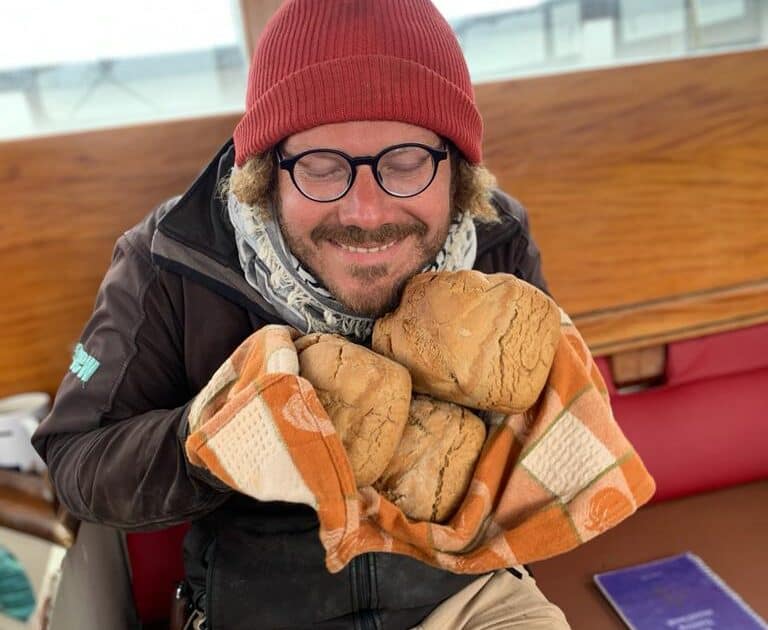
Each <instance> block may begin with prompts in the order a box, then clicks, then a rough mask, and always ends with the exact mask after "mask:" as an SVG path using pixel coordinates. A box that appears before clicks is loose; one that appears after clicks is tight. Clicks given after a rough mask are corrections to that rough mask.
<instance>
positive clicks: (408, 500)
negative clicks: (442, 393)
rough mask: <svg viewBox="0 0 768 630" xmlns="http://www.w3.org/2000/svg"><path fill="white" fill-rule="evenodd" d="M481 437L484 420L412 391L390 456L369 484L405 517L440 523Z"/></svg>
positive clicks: (457, 496) (458, 493)
mask: <svg viewBox="0 0 768 630" xmlns="http://www.w3.org/2000/svg"><path fill="white" fill-rule="evenodd" d="M484 442H485V424H483V421H482V420H480V418H478V417H477V416H476V415H475V414H473V413H472V412H471V411H469V410H468V409H464V408H463V407H460V406H459V405H454V404H452V403H448V402H442V401H439V400H435V399H433V398H430V397H429V396H414V397H413V400H412V401H411V410H410V414H409V416H408V424H407V425H406V427H405V431H404V432H403V438H402V440H400V445H399V446H398V448H397V450H396V451H395V454H394V457H392V461H391V462H390V463H389V466H387V469H386V470H385V471H384V474H383V475H382V476H381V478H380V479H379V480H378V481H377V482H376V483H375V484H374V487H375V488H376V489H377V490H378V491H379V492H380V493H381V494H382V495H383V496H385V497H386V498H387V499H389V500H390V501H392V503H394V504H395V505H397V506H398V507H399V508H400V509H401V510H402V511H403V512H404V513H405V514H406V515H407V516H408V517H410V518H413V519H416V520H421V521H432V522H434V523H442V522H444V521H446V520H448V519H449V518H450V517H451V516H452V515H453V513H454V512H455V511H456V509H458V507H459V505H460V504H461V501H462V499H463V498H464V495H465V494H466V492H467V487H468V486H469V482H470V480H471V479H472V472H473V471H474V468H475V463H476V462H477V458H478V457H479V455H480V451H481V449H482V447H483V443H484Z"/></svg>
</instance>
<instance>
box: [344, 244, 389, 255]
mask: <svg viewBox="0 0 768 630" xmlns="http://www.w3.org/2000/svg"><path fill="white" fill-rule="evenodd" d="M395 243H397V241H392V242H391V243H387V244H386V245H382V246H381V247H353V246H352V245H344V244H343V243H337V245H338V246H339V247H341V248H342V249H345V250H347V251H348V252H355V253H360V254H373V253H375V252H383V251H384V250H385V249H389V248H390V247H392V245H394V244H395Z"/></svg>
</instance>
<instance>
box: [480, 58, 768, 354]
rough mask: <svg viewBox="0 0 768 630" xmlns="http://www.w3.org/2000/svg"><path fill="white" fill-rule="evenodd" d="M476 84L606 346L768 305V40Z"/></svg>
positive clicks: (572, 297)
mask: <svg viewBox="0 0 768 630" xmlns="http://www.w3.org/2000/svg"><path fill="white" fill-rule="evenodd" d="M476 91H477V99H478V102H479V104H480V108H481V110H482V112H483V115H484V119H485V124H486V143H485V156H486V161H487V163H488V164H489V165H490V167H491V169H492V170H493V171H494V172H495V173H496V174H497V176H498V178H499V181H500V183H501V185H502V186H503V187H504V188H505V190H507V191H508V192H509V193H510V194H512V195H514V196H516V197H517V198H518V199H520V200H521V201H522V202H523V204H524V205H525V206H526V207H527V208H528V210H529V212H530V215H531V224H532V227H533V232H534V236H535V237H536V239H537V240H538V243H539V245H540V247H541V249H542V251H543V254H544V272H545V275H546V276H547V278H548V279H549V282H550V286H551V289H552V291H553V293H554V295H555V297H556V298H557V299H558V301H559V302H560V303H561V304H562V306H563V307H564V308H565V309H566V310H567V311H569V312H570V314H571V315H572V316H573V317H574V318H575V321H576V323H577V325H579V326H580V327H581V328H582V330H583V332H584V333H585V336H586V337H587V339H588V340H589V342H590V344H591V347H592V349H593V351H595V352H596V353H598V354H608V353H610V352H613V351H615V350H619V349H626V348H629V347H640V346H643V345H653V344H655V343H658V342H659V341H661V340H664V339H665V340H668V339H674V338H681V337H685V336H694V335H698V334H701V333H703V332H708V331H713V330H718V329H720V330H722V329H726V328H731V327H739V326H743V325H746V324H748V323H750V322H757V321H766V319H768V292H767V291H766V288H767V286H768V284H767V283H768V177H766V173H768V50H756V51H752V52H744V53H737V54H727V55H719V56H711V57H701V58H691V59H685V60H680V61H670V62H664V63H651V64H646V65H636V66H625V67H619V68H611V69H607V70H595V71H589V72H576V73H572V74H565V75H559V76H551V77H541V78H534V79H525V80H519V81H508V82H504V83H496V84H488V85H481V86H478V87H477V88H476ZM733 287H745V288H744V290H743V291H741V292H737V293H738V295H737V294H736V293H734V290H733ZM746 287H748V288H746ZM720 291H723V292H724V293H726V294H727V296H726V295H723V296H718V292H720ZM666 301H671V302H672V304H670V305H667V304H665V302H666Z"/></svg>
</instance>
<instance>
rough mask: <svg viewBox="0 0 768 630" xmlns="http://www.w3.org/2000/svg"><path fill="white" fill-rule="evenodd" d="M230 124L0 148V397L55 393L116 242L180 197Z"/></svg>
mask: <svg viewBox="0 0 768 630" xmlns="http://www.w3.org/2000/svg"><path fill="white" fill-rule="evenodd" d="M238 118H239V116H232V115H228V116H222V117H217V118H206V119H199V120H180V121H174V122H170V123H167V122H166V123H156V124H151V125H143V126H138V127H130V128H123V129H115V130H106V131H94V132H88V133H79V134H70V135H62V136H56V137H48V138H38V139H32V140H19V141H14V142H3V143H0V200H2V201H1V202H0V203H2V213H3V218H2V222H0V295H2V308H0V396H4V395H8V394H11V393H15V392H19V391H26V390H43V391H47V392H54V391H55V390H56V388H57V387H58V384H59V382H60V380H61V378H62V377H63V375H64V373H65V371H66V369H67V368H68V366H69V361H70V358H71V352H72V348H73V346H74V344H75V343H76V342H77V339H78V337H79V334H80V331H81V329H82V326H83V325H84V324H85V321H86V319H87V317H88V316H89V315H90V312H91V310H92V308H93V304H94V298H95V295H96V291H97V289H98V285H99V282H100V280H101V278H102V276H103V274H104V272H105V271H106V269H107V266H108V264H109V260H110V254H111V251H112V247H113V245H114V242H115V240H116V239H117V237H118V236H119V235H120V234H121V233H122V232H123V231H124V230H125V229H127V228H128V227H130V226H131V225H133V224H134V223H136V222H137V221H138V220H139V219H140V218H141V217H143V216H144V215H145V214H147V213H148V212H149V211H150V210H151V209H152V208H153V207H155V206H156V205H158V204H159V203H160V202H162V201H163V200H164V199H166V198H168V197H171V196H173V195H175V194H180V193H182V192H184V190H185V189H186V188H187V186H188V185H189V184H190V183H191V182H192V181H193V180H194V178H195V176H196V174H197V173H198V172H199V170H200V169H201V168H202V167H203V166H204V165H205V164H206V163H207V162H208V161H209V160H210V158H211V157H212V156H213V155H214V153H215V152H216V150H217V149H218V147H219V146H220V145H221V144H223V143H224V142H225V141H226V140H227V138H228V137H229V135H230V134H231V132H232V129H233V128H234V125H235V124H236V122H237V120H238Z"/></svg>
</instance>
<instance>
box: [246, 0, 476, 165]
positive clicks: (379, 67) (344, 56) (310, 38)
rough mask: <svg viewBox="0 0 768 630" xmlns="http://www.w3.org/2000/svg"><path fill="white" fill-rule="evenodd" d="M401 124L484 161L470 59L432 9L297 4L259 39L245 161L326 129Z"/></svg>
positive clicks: (388, 2)
mask: <svg viewBox="0 0 768 630" xmlns="http://www.w3.org/2000/svg"><path fill="white" fill-rule="evenodd" d="M348 120H396V121H400V122H405V123H410V124H413V125H418V126H420V127H425V128H427V129H431V130H432V131H434V132H435V133H437V134H438V135H440V136H442V137H444V138H448V139H449V140H451V141H452V142H453V143H454V144H455V145H456V146H457V147H458V149H459V150H460V151H461V152H462V153H463V154H464V157H465V158H466V159H467V160H469V161H470V162H472V163H478V162H480V160H481V159H482V149H481V141H482V135H483V123H482V120H481V118H480V113H479V112H478V111H477V108H476V106H475V96H474V91H473V89H472V83H471V81H470V78H469V72H468V70H467V65H466V62H465V61H464V56H463V55H462V52H461V48H460V47H459V43H458V41H457V40H456V36H455V35H454V34H453V31H452V30H451V27H450V26H449V25H448V23H447V22H446V21H445V19H444V18H443V17H442V15H440V13H439V12H438V10H437V9H436V8H435V6H434V5H433V4H432V3H431V2H429V0H287V1H286V2H285V3H284V4H283V5H282V6H281V7H280V9H279V10H278V12H277V13H276V14H275V15H274V16H273V17H272V19H271V20H270V21H269V23H268V24H267V26H266V27H265V29H264V32H263V34H262V36H261V38H260V39H259V42H258V44H257V46H256V50H255V51H254V54H253V61H252V63H251V69H250V72H249V76H248V94H247V97H246V112H245V115H244V116H243V118H242V119H241V120H240V122H239V123H238V125H237V127H236V129H235V132H234V141H235V155H236V157H235V159H236V163H237V165H238V166H242V165H243V163H244V162H245V161H246V159H247V158H248V157H249V156H251V155H253V154H254V153H260V152H264V151H267V150H268V149H270V148H271V147H273V146H274V145H275V144H277V143H278V142H279V141H280V140H282V139H283V138H285V137H287V136H289V135H291V134H293V133H296V132H299V131H302V130H305V129H309V128H311V127H316V126H318V125H323V124H326V123H333V122H344V121H348Z"/></svg>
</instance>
